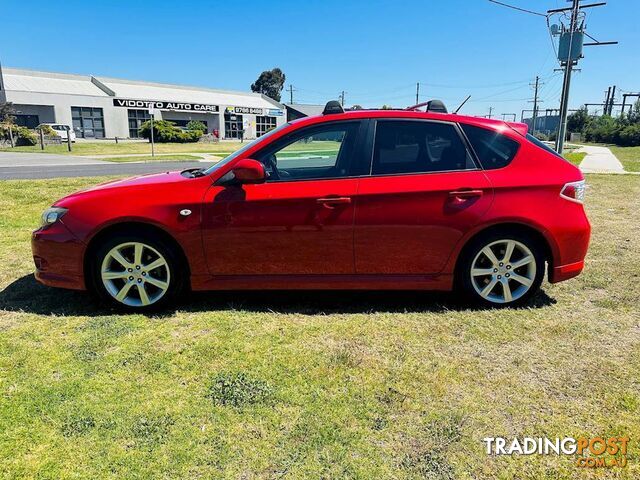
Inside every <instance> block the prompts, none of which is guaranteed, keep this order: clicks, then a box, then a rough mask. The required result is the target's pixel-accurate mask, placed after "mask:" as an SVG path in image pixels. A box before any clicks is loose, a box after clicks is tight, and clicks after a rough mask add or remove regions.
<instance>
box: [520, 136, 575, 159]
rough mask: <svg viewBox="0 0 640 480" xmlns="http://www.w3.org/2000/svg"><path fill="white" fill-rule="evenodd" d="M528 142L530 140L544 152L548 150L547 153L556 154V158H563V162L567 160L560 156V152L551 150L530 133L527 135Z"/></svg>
mask: <svg viewBox="0 0 640 480" xmlns="http://www.w3.org/2000/svg"><path fill="white" fill-rule="evenodd" d="M527 140H529V141H530V142H531V143H533V144H534V145H536V146H538V147H540V148H542V149H543V150H546V151H547V152H549V153H552V154H554V155H555V156H556V157H559V158H561V159H563V160H566V158H564V157H563V156H562V155H560V154H559V153H558V152H556V151H555V150H554V149H553V148H551V147H550V146H549V145H547V144H546V143H542V142H541V141H540V140H538V139H537V138H536V137H534V136H533V135H531V134H530V133H527Z"/></svg>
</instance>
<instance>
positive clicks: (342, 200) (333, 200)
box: [316, 197, 351, 208]
mask: <svg viewBox="0 0 640 480" xmlns="http://www.w3.org/2000/svg"><path fill="white" fill-rule="evenodd" d="M316 203H317V204H318V205H322V206H323V207H326V208H335V206H334V205H347V204H349V203H351V197H327V198H318V199H317V200H316Z"/></svg>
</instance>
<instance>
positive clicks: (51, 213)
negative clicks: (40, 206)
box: [42, 207, 68, 227]
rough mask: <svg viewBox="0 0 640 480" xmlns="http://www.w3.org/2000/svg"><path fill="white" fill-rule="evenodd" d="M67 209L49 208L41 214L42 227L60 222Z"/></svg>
mask: <svg viewBox="0 0 640 480" xmlns="http://www.w3.org/2000/svg"><path fill="white" fill-rule="evenodd" d="M67 211H68V209H66V208H61V207H50V208H47V209H46V210H45V211H44V212H42V226H43V227H45V226H47V225H51V224H52V223H55V222H57V221H58V220H60V219H61V218H62V217H63V215H64V214H65V213H67Z"/></svg>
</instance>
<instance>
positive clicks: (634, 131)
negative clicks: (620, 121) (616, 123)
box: [619, 123, 640, 147]
mask: <svg viewBox="0 0 640 480" xmlns="http://www.w3.org/2000/svg"><path fill="white" fill-rule="evenodd" d="M619 138H620V145H623V146H625V147H635V146H638V145H640V123H636V124H635V125H629V126H628V127H624V128H623V129H622V130H621V131H620V134H619Z"/></svg>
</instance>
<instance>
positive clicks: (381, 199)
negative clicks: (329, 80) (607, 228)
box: [32, 102, 590, 310]
mask: <svg viewBox="0 0 640 480" xmlns="http://www.w3.org/2000/svg"><path fill="white" fill-rule="evenodd" d="M526 132H527V127H526V125H524V124H519V123H508V122H504V121H499V120H492V119H485V118H478V117H470V116H462V115H455V114H447V113H441V112H434V111H430V109H428V110H427V111H426V112H421V111H410V110H404V111H403V110H357V111H351V112H346V113H344V112H343V111H342V108H341V107H340V106H339V104H336V103H335V102H330V103H329V104H327V108H325V113H324V114H323V115H320V116H315V117H309V118H303V119H299V120H296V121H294V122H291V123H288V124H286V125H283V126H282V127H280V128H278V129H275V130H273V131H271V132H269V133H268V134H266V135H264V136H263V137H261V138H259V139H258V140H256V141H254V142H252V143H250V144H248V145H246V146H244V147H243V148H241V149H240V150H238V151H236V152H235V153H234V154H232V155H230V156H228V157H227V158H225V159H224V160H222V161H221V162H219V163H216V164H215V165H213V166H211V167H210V168H208V169H188V170H184V171H182V172H167V173H162V174H153V175H143V176H139V177H135V178H129V179H126V180H116V181H111V182H107V183H104V184H101V185H97V186H95V187H93V188H89V189H87V190H84V191H81V192H78V193H74V194H72V195H69V196H67V197H65V198H63V199H61V200H59V201H57V202H55V203H54V204H53V206H52V207H51V208H49V209H47V210H46V211H45V212H44V214H43V218H42V227H41V228H39V229H38V230H36V231H35V232H34V233H33V239H32V248H33V258H34V261H35V265H36V278H37V279H38V280H39V281H40V282H42V283H44V284H46V285H51V286H55V287H63V288H70V289H77V290H85V289H89V290H91V291H93V292H95V293H97V294H98V295H99V296H100V297H101V298H102V299H104V300H106V301H109V302H111V303H112V304H115V305H118V306H124V307H129V308H130V309H134V310H145V309H151V308H161V307H162V306H164V305H166V304H168V303H169V302H171V301H173V300H175V299H176V298H177V297H178V296H179V295H180V294H181V293H182V292H184V291H185V290H186V289H192V290H239V289H416V290H452V289H455V290H456V291H458V292H461V293H462V294H464V295H466V296H467V297H469V298H471V299H473V300H474V301H476V302H478V303H480V304H485V305H500V306H504V305H516V304H521V303H523V302H526V301H527V300H528V299H529V298H530V297H531V296H532V295H533V294H534V293H535V292H536V291H537V290H538V289H539V287H540V285H541V282H542V280H543V277H544V276H545V267H546V271H547V276H548V279H549V281H550V282H552V283H553V282H560V281H562V280H567V279H569V278H572V277H575V276H576V275H578V274H579V273H580V272H581V270H582V269H583V265H584V258H585V255H586V253H587V247H588V243H589V235H590V225H589V222H588V220H587V217H586V215H585V211H584V208H583V197H584V188H585V184H584V179H583V176H582V174H581V173H580V171H579V170H578V168H576V167H575V166H573V165H572V164H571V163H569V162H568V161H566V160H564V159H563V158H562V157H561V156H559V155H558V154H556V153H555V152H554V151H553V150H551V149H550V148H548V147H546V146H545V145H544V144H542V143H540V142H539V141H538V140H536V139H535V138H533V137H532V136H531V135H528V134H527V133H526Z"/></svg>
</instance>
